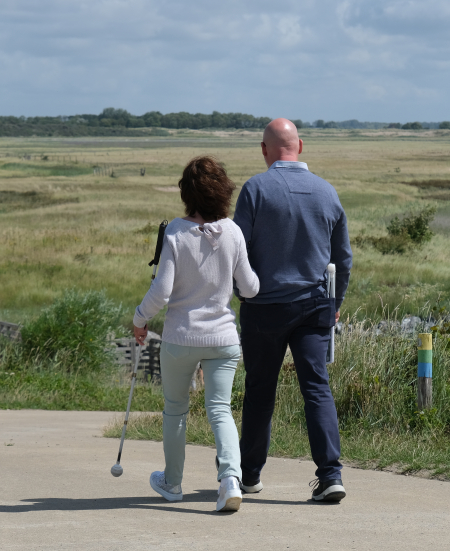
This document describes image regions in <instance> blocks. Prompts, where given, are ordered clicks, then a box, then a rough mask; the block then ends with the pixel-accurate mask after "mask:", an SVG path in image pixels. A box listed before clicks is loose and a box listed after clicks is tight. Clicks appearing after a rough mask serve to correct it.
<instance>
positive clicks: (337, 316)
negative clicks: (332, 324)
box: [335, 311, 341, 323]
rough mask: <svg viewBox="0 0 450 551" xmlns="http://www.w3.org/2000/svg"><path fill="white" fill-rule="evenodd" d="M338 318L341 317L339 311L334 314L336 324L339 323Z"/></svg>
mask: <svg viewBox="0 0 450 551" xmlns="http://www.w3.org/2000/svg"><path fill="white" fill-rule="evenodd" d="M340 316H341V313H340V312H339V311H337V312H336V314H335V320H336V323H337V322H338V321H339V318H340Z"/></svg>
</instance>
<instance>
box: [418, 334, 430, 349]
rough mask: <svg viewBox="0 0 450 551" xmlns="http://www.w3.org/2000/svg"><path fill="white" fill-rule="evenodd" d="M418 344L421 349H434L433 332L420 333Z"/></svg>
mask: <svg viewBox="0 0 450 551" xmlns="http://www.w3.org/2000/svg"><path fill="white" fill-rule="evenodd" d="M417 344H418V345H419V346H418V349H419V350H433V335H432V334H431V333H419V335H418V342H417Z"/></svg>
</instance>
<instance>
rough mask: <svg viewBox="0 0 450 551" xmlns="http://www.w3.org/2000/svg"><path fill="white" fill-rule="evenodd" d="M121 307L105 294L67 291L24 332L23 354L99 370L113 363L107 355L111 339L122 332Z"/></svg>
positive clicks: (28, 324)
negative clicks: (60, 358) (61, 359)
mask: <svg viewBox="0 0 450 551" xmlns="http://www.w3.org/2000/svg"><path fill="white" fill-rule="evenodd" d="M121 316H122V307H121V306H116V305H115V304H114V303H113V302H112V301H110V300H108V299H107V298H106V295H105V293H104V292H103V291H88V292H87V293H83V292H81V291H79V290H76V289H71V290H67V291H66V292H65V293H64V294H63V295H62V297H60V298H59V299H57V300H56V301H55V302H54V303H53V304H52V305H51V306H49V307H48V308H46V309H45V310H43V311H42V313H41V314H40V316H39V317H38V318H36V319H35V320H32V321H30V322H28V323H26V324H25V325H24V327H23V328H22V353H23V354H24V355H25V356H31V355H39V356H41V357H44V358H51V359H55V358H56V357H58V356H59V357H61V356H64V358H65V362H64V363H65V364H66V365H69V366H70V364H71V363H73V364H75V363H76V364H77V365H78V366H79V365H84V366H86V367H89V369H96V368H99V367H100V366H102V365H104V364H105V363H111V355H110V354H108V353H107V352H106V351H105V348H106V345H107V340H108V336H109V335H111V334H112V333H117V332H121V331H122V329H121V327H120V325H119V320H120V318H121Z"/></svg>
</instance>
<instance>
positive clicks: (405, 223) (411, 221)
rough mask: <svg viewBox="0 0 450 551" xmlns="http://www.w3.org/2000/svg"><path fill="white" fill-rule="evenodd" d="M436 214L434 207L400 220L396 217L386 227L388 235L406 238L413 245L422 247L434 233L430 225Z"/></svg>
mask: <svg viewBox="0 0 450 551" xmlns="http://www.w3.org/2000/svg"><path fill="white" fill-rule="evenodd" d="M435 214H436V208H435V207H430V206H428V207H426V208H424V209H423V210H422V211H420V212H419V213H418V214H416V215H414V214H410V215H409V216H405V218H403V219H402V220H400V219H399V217H398V216H396V217H395V218H393V219H392V220H391V222H390V223H389V224H388V226H387V228H386V229H387V231H388V234H389V235H391V236H395V237H408V238H409V239H410V240H411V241H412V242H413V243H414V244H416V245H422V244H423V243H426V242H427V241H430V240H431V238H432V237H433V235H434V233H433V232H432V231H431V229H430V223H431V222H432V221H433V219H434V215H435Z"/></svg>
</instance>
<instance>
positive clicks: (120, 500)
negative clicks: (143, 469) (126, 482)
mask: <svg viewBox="0 0 450 551" xmlns="http://www.w3.org/2000/svg"><path fill="white" fill-rule="evenodd" d="M216 500H217V491H216V490H194V493H192V494H185V495H184V496H183V501H181V502H180V503H179V504H178V503H176V504H172V503H171V502H169V501H165V500H164V499H163V498H162V497H160V496H151V497H146V496H144V497H103V498H99V499H92V498H90V499H70V498H58V497H55V498H35V499H23V500H22V503H21V504H20V505H0V513H29V512H33V511H101V510H108V509H149V510H151V509H155V510H160V511H173V512H177V513H187V514H195V515H217V513H216V511H215V505H216ZM183 503H208V504H211V510H210V511H203V510H201V509H192V508H189V509H186V508H184V507H182V504H183ZM244 503H245V506H247V505H251V504H252V503H258V504H263V505H290V506H292V507H295V506H298V505H319V504H320V505H336V503H323V502H322V503H321V502H317V501H313V500H312V499H308V500H307V501H283V500H278V499H263V498H262V497H255V496H253V495H252V496H250V495H248V494H247V495H245V494H244ZM180 505H181V507H180ZM229 513H231V514H232V513H233V511H230V512H229ZM225 514H226V513H225Z"/></svg>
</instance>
